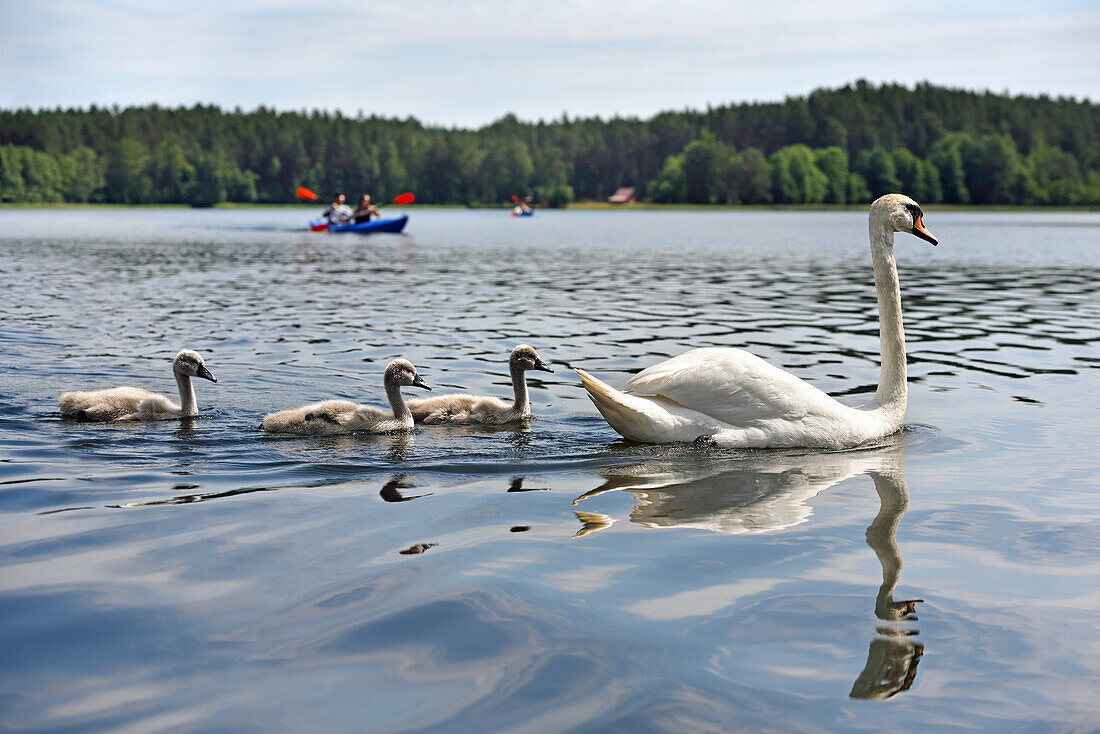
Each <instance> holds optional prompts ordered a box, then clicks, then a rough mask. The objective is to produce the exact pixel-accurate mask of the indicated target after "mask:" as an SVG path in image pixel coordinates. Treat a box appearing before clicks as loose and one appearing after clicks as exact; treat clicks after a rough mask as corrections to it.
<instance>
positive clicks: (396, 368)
mask: <svg viewBox="0 0 1100 734" xmlns="http://www.w3.org/2000/svg"><path fill="white" fill-rule="evenodd" d="M384 382H385V386H386V397H387V398H388V399H389V402H390V410H389V411H387V410H385V409H383V408H379V407H375V406H373V405H359V404H358V403H353V402H351V401H350V400H325V401H323V402H320V403H313V404H312V405H305V406H302V407H301V408H294V409H292V410H281V411H279V412H278V413H272V414H271V415H268V416H265V417H264V420H263V423H261V424H260V428H262V429H264V430H265V431H268V432H269V433H295V434H298V435H302V436H331V435H334V434H337V433H392V432H394V431H408V430H410V429H412V427H413V418H412V414H411V413H409V408H408V406H407V405H406V404H405V398H404V397H403V396H402V395H401V388H402V386H413V387H422V388H424V389H425V390H431V388H430V387H428V385H427V384H426V383H425V382H424V381H423V380H422V379H420V375H419V374H417V372H416V368H415V367H413V365H412V362H409V361H408V360H406V359H395V360H394V361H392V362H390V364H389V366H388V367H386V375H385V379H384Z"/></svg>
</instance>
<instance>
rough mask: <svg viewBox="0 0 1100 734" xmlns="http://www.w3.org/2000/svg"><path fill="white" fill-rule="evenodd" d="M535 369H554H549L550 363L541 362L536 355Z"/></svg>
mask: <svg viewBox="0 0 1100 734" xmlns="http://www.w3.org/2000/svg"><path fill="white" fill-rule="evenodd" d="M535 369H536V370H541V371H543V372H553V371H554V370H552V369H550V365H548V364H546V363H545V362H543V361H542V360H541V359H539V358H538V357H535Z"/></svg>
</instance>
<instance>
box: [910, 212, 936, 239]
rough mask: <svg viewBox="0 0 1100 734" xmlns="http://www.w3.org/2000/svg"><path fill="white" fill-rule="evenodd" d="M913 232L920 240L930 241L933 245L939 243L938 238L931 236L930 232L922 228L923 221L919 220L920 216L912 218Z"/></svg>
mask: <svg viewBox="0 0 1100 734" xmlns="http://www.w3.org/2000/svg"><path fill="white" fill-rule="evenodd" d="M913 234H915V235H916V236H917V237H920V238H921V239H922V240H927V241H928V242H931V243H932V244H933V245H938V244H939V243H940V241H939V240H937V239H936V238H935V237H933V236H932V233H931V232H929V231H928V230H927V229H925V228H924V222H922V221H921V217H917V218H916V219H914V220H913Z"/></svg>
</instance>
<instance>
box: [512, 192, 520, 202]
mask: <svg viewBox="0 0 1100 734" xmlns="http://www.w3.org/2000/svg"><path fill="white" fill-rule="evenodd" d="M517 201H519V197H518V196H516V195H515V194H512V203H513V204H515V203H516V202H517Z"/></svg>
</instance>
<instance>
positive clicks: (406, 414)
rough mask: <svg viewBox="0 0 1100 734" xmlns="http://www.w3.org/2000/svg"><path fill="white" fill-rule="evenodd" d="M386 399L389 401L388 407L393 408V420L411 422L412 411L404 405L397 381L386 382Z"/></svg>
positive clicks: (403, 398)
mask: <svg viewBox="0 0 1100 734" xmlns="http://www.w3.org/2000/svg"><path fill="white" fill-rule="evenodd" d="M386 399H388V400H389V401H390V407H391V408H393V417H394V418H398V419H401V420H404V419H406V418H407V419H408V420H412V411H410V410H409V406H408V405H406V404H405V396H404V395H402V394H401V385H399V384H398V383H397V380H386Z"/></svg>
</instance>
